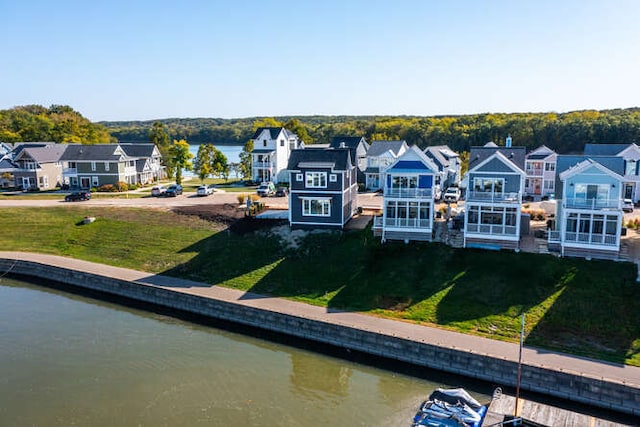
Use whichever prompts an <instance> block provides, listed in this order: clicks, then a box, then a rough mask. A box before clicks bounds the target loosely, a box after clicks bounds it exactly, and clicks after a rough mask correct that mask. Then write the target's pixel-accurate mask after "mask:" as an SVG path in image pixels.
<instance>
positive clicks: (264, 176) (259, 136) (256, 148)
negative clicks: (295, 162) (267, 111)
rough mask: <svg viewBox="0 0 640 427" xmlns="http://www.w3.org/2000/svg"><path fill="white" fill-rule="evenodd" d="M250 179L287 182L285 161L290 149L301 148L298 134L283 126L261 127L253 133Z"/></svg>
mask: <svg viewBox="0 0 640 427" xmlns="http://www.w3.org/2000/svg"><path fill="white" fill-rule="evenodd" d="M252 140H253V151H252V152H251V179H253V180H254V181H260V182H265V181H272V182H274V183H276V184H277V183H278V182H289V173H288V172H287V163H288V162H289V156H290V154H291V150H297V149H299V148H303V142H302V141H301V140H300V139H299V138H298V136H297V135H296V134H295V133H293V132H290V131H288V130H287V129H285V128H283V127H261V128H258V129H257V130H256V132H255V134H254V135H253V138H252Z"/></svg>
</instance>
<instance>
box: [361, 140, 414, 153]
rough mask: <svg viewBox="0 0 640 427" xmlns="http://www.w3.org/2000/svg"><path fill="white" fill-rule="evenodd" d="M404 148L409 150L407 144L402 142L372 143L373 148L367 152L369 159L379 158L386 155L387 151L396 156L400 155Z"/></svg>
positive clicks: (370, 147)
mask: <svg viewBox="0 0 640 427" xmlns="http://www.w3.org/2000/svg"><path fill="white" fill-rule="evenodd" d="M402 148H405V149H407V148H409V146H408V145H407V142H406V141H404V140H402V141H372V142H371V146H369V151H367V156H368V157H377V156H380V155H381V154H384V153H386V152H387V151H391V152H392V153H393V154H394V155H395V156H398V155H399V154H400V151H401V150H402Z"/></svg>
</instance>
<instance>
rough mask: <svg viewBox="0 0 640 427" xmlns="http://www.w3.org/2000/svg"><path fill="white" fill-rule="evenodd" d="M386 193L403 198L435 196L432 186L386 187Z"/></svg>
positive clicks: (387, 195)
mask: <svg viewBox="0 0 640 427" xmlns="http://www.w3.org/2000/svg"><path fill="white" fill-rule="evenodd" d="M384 195H385V196H386V197H398V198H403V199H420V198H423V199H426V198H430V197H433V192H432V191H431V188H385V189H384Z"/></svg>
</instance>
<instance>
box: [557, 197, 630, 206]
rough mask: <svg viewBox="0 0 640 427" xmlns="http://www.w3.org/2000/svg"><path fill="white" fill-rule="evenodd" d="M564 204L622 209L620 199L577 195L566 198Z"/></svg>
mask: <svg viewBox="0 0 640 427" xmlns="http://www.w3.org/2000/svg"><path fill="white" fill-rule="evenodd" d="M564 205H565V207H567V208H574V209H621V205H620V199H585V198H582V197H576V198H567V199H565V201H564Z"/></svg>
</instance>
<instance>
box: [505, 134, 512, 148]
mask: <svg viewBox="0 0 640 427" xmlns="http://www.w3.org/2000/svg"><path fill="white" fill-rule="evenodd" d="M505 146H506V147H507V148H511V135H508V136H507V140H506V144H505Z"/></svg>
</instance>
